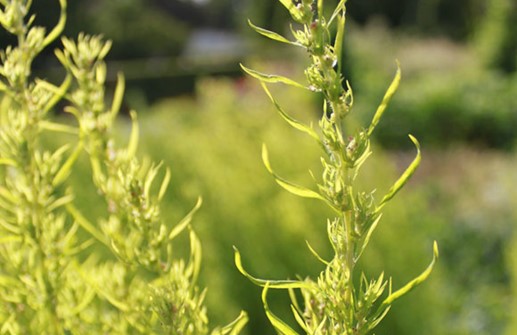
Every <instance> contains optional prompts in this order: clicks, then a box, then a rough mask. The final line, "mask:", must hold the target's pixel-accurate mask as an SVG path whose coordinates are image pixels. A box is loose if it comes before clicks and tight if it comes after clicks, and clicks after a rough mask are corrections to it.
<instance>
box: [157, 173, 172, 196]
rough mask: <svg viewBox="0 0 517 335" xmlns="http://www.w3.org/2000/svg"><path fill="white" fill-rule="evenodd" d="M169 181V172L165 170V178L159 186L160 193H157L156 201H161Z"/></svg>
mask: <svg viewBox="0 0 517 335" xmlns="http://www.w3.org/2000/svg"><path fill="white" fill-rule="evenodd" d="M170 181H171V170H170V169H169V168H167V169H166V170H165V177H163V180H162V184H161V186H160V191H159V192H158V201H161V200H162V199H163V196H164V195H165V192H166V191H167V187H168V186H169V183H170Z"/></svg>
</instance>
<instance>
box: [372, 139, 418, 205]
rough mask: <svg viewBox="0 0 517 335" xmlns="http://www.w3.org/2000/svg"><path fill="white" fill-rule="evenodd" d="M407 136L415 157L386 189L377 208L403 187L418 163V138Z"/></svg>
mask: <svg viewBox="0 0 517 335" xmlns="http://www.w3.org/2000/svg"><path fill="white" fill-rule="evenodd" d="M409 138H410V139H411V141H412V142H413V143H414V144H415V147H416V150H417V154H416V157H415V159H413V161H412V162H411V164H410V165H409V166H408V168H407V169H406V171H404V173H403V174H402V176H400V178H399V179H398V180H397V181H396V182H395V184H393V186H392V187H391V188H390V189H389V190H388V193H387V194H386V195H385V196H384V198H383V199H382V201H381V202H380V204H379V206H378V210H380V209H381V208H382V207H384V205H385V204H386V203H387V202H388V201H390V200H391V199H392V198H393V197H394V196H395V194H397V192H398V191H400V189H401V188H402V187H404V185H405V184H406V183H407V182H408V180H409V179H410V178H411V176H412V175H413V174H414V173H415V171H416V169H417V168H418V166H419V165H420V161H421V159H422V157H421V154H420V143H418V140H417V139H416V138H415V137H413V136H412V135H409Z"/></svg>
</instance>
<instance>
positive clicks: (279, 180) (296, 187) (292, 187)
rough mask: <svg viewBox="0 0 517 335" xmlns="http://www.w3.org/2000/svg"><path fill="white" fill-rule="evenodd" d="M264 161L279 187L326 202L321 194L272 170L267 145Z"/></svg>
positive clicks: (304, 196)
mask: <svg viewBox="0 0 517 335" xmlns="http://www.w3.org/2000/svg"><path fill="white" fill-rule="evenodd" d="M262 161H263V162H264V165H265V167H266V169H267V170H268V171H269V173H271V175H272V176H273V177H274V178H275V181H276V182H277V183H278V185H280V186H282V187H283V188H284V189H285V190H287V191H289V192H291V193H292V194H294V195H297V196H300V197H303V198H313V199H319V200H323V201H325V198H323V197H322V196H321V195H320V194H319V193H316V192H314V191H312V190H310V189H308V188H305V187H303V186H299V185H296V184H293V183H291V182H289V181H287V180H285V179H283V178H281V177H279V176H278V175H277V174H276V173H275V172H274V171H273V169H272V168H271V164H270V162H269V154H268V151H267V147H266V145H265V144H263V145H262Z"/></svg>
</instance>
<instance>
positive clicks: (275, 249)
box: [0, 0, 517, 335]
mask: <svg viewBox="0 0 517 335" xmlns="http://www.w3.org/2000/svg"><path fill="white" fill-rule="evenodd" d="M331 2H332V1H329V4H330V3H331ZM33 6H34V10H35V11H36V12H37V13H38V17H37V22H38V23H40V24H44V25H48V26H50V25H52V23H53V22H55V21H56V20H57V16H58V8H57V5H56V1H54V0H38V1H35V2H34V5H33ZM348 12H349V20H348V22H347V24H348V30H347V34H346V41H345V45H346V58H345V76H346V78H347V79H348V80H349V81H350V82H351V85H352V87H353V89H354V92H355V112H354V113H355V124H354V125H351V127H354V126H357V125H359V124H364V123H365V120H368V119H369V118H371V117H372V115H373V112H374V111H375V108H376V106H377V104H378V103H379V101H380V100H381V98H382V95H383V93H384V90H385V89H386V87H387V85H388V83H389V81H390V79H391V78H392V76H393V74H394V71H395V59H399V60H400V62H401V66H402V70H403V80H402V84H401V87H400V89H399V92H398V93H397V94H396V96H395V98H394V99H393V101H392V104H391V106H390V108H389V111H388V113H387V114H386V116H385V118H384V119H383V122H381V124H380V126H379V127H378V131H377V134H376V136H377V137H376V140H377V141H376V143H375V148H374V155H373V157H372V158H371V160H370V161H369V162H368V163H367V165H366V167H365V173H364V176H363V181H362V183H363V184H364V187H376V188H378V189H379V194H382V193H383V191H384V190H386V189H387V188H388V187H389V185H390V183H391V181H392V180H395V179H396V178H397V176H398V175H399V174H400V173H401V171H403V168H404V166H405V165H406V164H407V163H408V162H409V161H410V159H411V158H412V154H413V153H412V152H411V151H407V149H408V148H409V146H407V145H409V144H410V141H409V140H408V139H407V134H408V133H412V134H414V135H415V136H416V137H417V138H419V140H420V142H421V144H422V146H423V163H422V166H421V168H420V169H419V171H418V172H417V174H416V175H415V176H414V179H413V180H412V181H411V182H410V184H409V185H408V188H407V189H405V190H404V191H403V192H402V193H401V194H400V195H399V196H398V199H396V200H395V201H393V202H392V203H390V206H388V208H387V210H386V213H385V215H384V217H383V220H382V221H381V224H380V227H379V229H378V231H376V233H375V235H374V237H373V242H372V243H371V246H370V249H369V250H368V252H367V254H366V255H365V258H364V259H363V262H362V267H363V269H364V270H365V271H366V272H368V273H371V274H377V273H379V272H380V271H382V270H385V271H386V274H387V275H390V276H393V278H394V286H395V287H399V286H401V285H402V284H403V283H404V282H405V281H406V280H408V279H409V278H412V276H414V275H415V274H417V273H420V271H421V270H422V268H423V266H424V265H425V264H427V262H428V259H429V255H430V250H431V245H432V240H434V239H436V240H438V243H439V245H440V249H441V253H440V254H441V258H440V262H439V266H438V267H437V269H436V272H435V273H433V275H432V277H431V280H430V281H429V282H427V283H426V284H425V285H423V286H422V287H421V288H419V289H418V290H416V291H415V292H413V293H411V294H410V295H409V296H408V297H407V298H405V299H404V300H403V301H401V302H400V303H397V304H396V305H395V306H394V308H393V310H392V312H391V313H390V315H389V316H388V318H387V319H386V321H385V322H384V323H383V324H382V325H381V327H380V328H379V329H378V331H377V334H380V335H382V334H386V335H387V334H399V335H404V334H408V335H409V334H422V335H449V334H450V335H463V334H464V335H467V334H468V335H476V334H491V335H492V334H505V335H514V334H516V333H517V317H516V316H515V315H517V299H516V298H515V296H517V261H516V260H517V247H516V245H517V237H516V236H515V227H516V226H517V222H516V220H517V202H516V200H515V199H517V194H516V193H517V191H516V190H517V188H516V187H515V185H517V171H516V168H515V167H516V164H517V153H516V151H515V150H516V149H515V144H516V135H517V132H516V129H517V74H516V69H517V25H516V24H515V22H517V2H516V1H515V0H456V1H446V0H349V5H348ZM247 18H250V19H252V21H253V22H254V23H255V24H257V25H261V26H264V27H266V28H269V29H274V30H276V31H278V32H286V31H288V25H287V19H288V17H287V15H286V13H285V10H284V9H283V8H282V6H280V5H279V4H278V3H277V0H247V1H245V0H205V1H203V0H198V1H195V0H192V1H188V0H110V1H100V0H88V1H86V0H74V1H70V3H69V19H68V25H67V28H66V35H68V36H76V35H77V34H78V32H80V31H85V32H88V33H100V34H103V35H104V36H105V37H106V38H109V39H112V40H113V41H114V45H113V50H112V52H111V54H110V55H109V64H108V66H109V69H110V70H109V71H110V73H109V76H110V77H111V78H112V79H114V78H115V76H116V72H117V71H124V72H125V74H126V78H127V84H128V85H127V86H128V89H127V94H126V99H125V108H126V109H127V110H129V109H136V110H137V111H138V112H139V118H140V124H141V135H142V136H141V141H142V143H141V147H140V150H141V153H142V154H145V155H149V156H151V157H153V159H154V160H160V159H163V160H164V162H165V163H166V165H168V166H170V167H171V169H172V173H173V182H172V186H171V188H170V190H169V192H168V196H167V199H166V203H165V204H164V208H163V211H164V212H165V213H164V216H165V217H167V218H170V222H177V221H178V219H180V218H181V217H182V216H183V214H184V213H186V212H187V211H188V210H189V209H190V208H191V207H192V206H193V204H194V203H195V201H196V198H197V196H198V195H201V196H202V197H203V198H204V204H203V207H202V210H201V211H200V213H199V214H198V215H197V216H196V218H195V220H194V226H195V229H196V231H198V232H199V235H200V238H201V240H202V241H203V248H204V269H203V273H202V277H201V280H202V284H203V285H205V286H207V287H208V288H209V292H208V296H207V303H208V305H209V313H210V317H211V320H212V321H213V322H214V324H222V323H224V322H227V321H228V320H230V319H232V318H233V317H235V315H237V313H238V311H239V310H240V309H245V310H247V311H248V312H249V314H250V324H249V326H248V327H247V333H248V334H250V335H254V334H272V333H273V330H272V328H271V327H270V326H269V325H268V322H267V320H266V318H265V315H264V313H263V308H262V306H261V303H260V290H259V289H257V288H256V287H255V286H253V285H252V284H251V283H249V282H247V280H245V279H244V278H243V277H242V276H241V275H240V274H239V273H238V272H237V270H236V269H235V266H234V265H233V253H232V245H236V246H238V247H239V248H240V250H241V251H242V254H243V256H244V262H245V264H246V267H247V268H248V269H249V270H250V272H251V273H253V274H256V275H260V276H262V277H268V278H285V277H294V276H296V275H303V276H304V275H317V274H318V272H319V271H320V270H321V267H320V264H319V263H318V262H317V261H316V260H315V259H314V258H313V257H312V256H311V254H310V253H309V252H308V251H307V248H306V246H305V240H307V241H309V242H310V243H311V245H312V246H314V247H315V249H316V250H318V251H320V253H321V254H322V255H325V254H327V255H328V254H329V249H328V248H329V247H328V243H327V241H326V234H325V224H326V223H325V217H326V214H327V213H325V209H324V208H323V206H320V204H319V203H317V202H312V201H308V200H303V199H299V198H296V197H294V196H292V195H290V194H287V193H286V192H284V191H283V190H281V189H280V188H279V187H278V186H277V185H276V184H275V183H274V182H273V180H272V179H271V178H270V176H269V175H268V174H267V172H266V170H265V169H264V168H263V166H262V162H261V159H260V146H261V143H262V142H266V143H267V144H268V147H269V148H270V151H271V159H272V164H274V166H276V167H277V169H278V171H279V172H280V171H281V172H282V174H283V175H284V176H289V177H290V178H292V179H294V180H296V181H298V182H300V183H305V184H307V185H311V178H310V175H309V173H308V171H307V169H308V168H310V169H311V170H312V171H314V172H315V173H316V174H318V172H319V171H320V166H319V159H318V157H319V151H318V148H317V147H316V146H315V145H314V144H313V143H312V142H311V141H310V139H307V138H305V137H304V136H303V135H302V134H299V133H297V132H295V131H294V130H292V129H291V128H289V127H288V126H287V125H285V124H284V123H283V122H282V121H281V120H280V118H279V117H278V116H277V115H276V112H275V111H274V109H273V107H272V106H271V105H270V103H269V101H268V100H267V98H266V97H265V95H264V94H263V93H262V92H261V90H260V89H259V87H258V85H257V83H255V82H254V81H252V80H249V79H247V78H244V77H243V76H242V74H241V72H240V71H239V67H238V63H239V62H241V61H242V62H246V64H248V65H255V68H257V69H262V70H264V72H267V71H269V72H276V73H278V72H280V73H283V74H286V75H289V76H291V77H294V78H297V79H300V80H303V73H302V71H301V69H303V67H304V64H305V60H306V59H305V55H303V54H300V53H297V52H296V51H293V50H291V49H286V48H284V47H283V46H281V45H274V44H271V43H270V42H269V41H265V40H264V39H262V38H260V37H257V36H255V34H253V33H252V32H251V29H249V27H248V26H247V23H246V19H247ZM0 41H1V43H2V45H6V44H8V43H10V42H11V40H10V37H9V36H7V35H1V36H0ZM55 46H56V47H57V46H58V45H57V44H56V45H55ZM51 49H52V48H50V49H49V50H48V53H47V54H46V55H45V56H44V57H42V58H41V59H39V60H38V63H37V64H36V67H37V68H36V71H37V72H39V73H42V74H43V75H44V76H46V77H50V78H53V77H56V78H59V77H60V75H61V74H60V73H59V71H58V70H57V69H56V64H57V63H56V61H55V60H54V58H53V56H52V50H51ZM274 94H275V95H276V96H277V97H279V99H280V101H281V102H282V103H283V105H284V106H285V107H286V109H288V110H289V111H290V112H291V113H292V114H294V115H296V117H297V118H301V119H303V120H306V121H307V122H309V121H314V122H315V120H317V117H318V115H316V112H315V111H316V110H318V106H319V101H318V100H317V99H314V97H310V96H307V94H306V92H300V91H293V90H291V89H287V88H284V87H281V86H279V87H275V88H274ZM60 117H62V118H66V115H61V116H60ZM129 126H130V121H129V120H127V119H124V118H122V119H121V120H120V123H119V127H118V129H119V134H118V135H119V136H120V137H121V138H125V137H127V135H128V133H129ZM66 140H67V138H66V137H63V138H60V137H53V138H51V139H49V141H66ZM87 171H88V168H87V166H85V165H84V164H79V165H78V169H77V173H76V174H75V175H74V176H73V178H74V183H76V184H77V185H78V186H79V187H81V188H78V189H81V190H82V192H81V193H80V194H77V201H78V202H81V203H83V204H85V206H89V207H91V211H89V213H90V215H91V216H92V217H95V216H96V215H97V214H99V213H100V211H101V208H103V205H102V204H101V203H99V202H98V200H97V198H96V194H95V190H93V189H89V188H88V184H89V183H88V181H89V180H90V178H86V177H85V176H84V174H87V173H88V172H87ZM85 212H86V211H85ZM184 242H185V245H181V244H180V245H178V248H177V250H178V253H179V254H183V253H185V250H186V248H187V245H186V244H187V243H186V241H184ZM273 293H274V292H273ZM286 302H287V297H286V296H282V295H279V296H277V295H275V294H273V295H272V305H273V306H274V309H275V311H278V314H281V315H285V316H286V317H288V315H290V311H289V306H288V305H287V303H286Z"/></svg>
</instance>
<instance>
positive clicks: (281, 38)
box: [248, 20, 300, 46]
mask: <svg viewBox="0 0 517 335" xmlns="http://www.w3.org/2000/svg"><path fill="white" fill-rule="evenodd" d="M248 24H249V26H250V27H251V28H253V29H254V30H255V31H256V32H257V33H259V34H260V35H263V36H265V37H267V38H269V39H272V40H275V41H278V42H282V43H287V44H292V45H296V46H300V44H298V43H296V42H293V41H289V40H288V39H287V38H285V37H284V36H282V35H280V34H278V33H275V32H273V31H269V30H267V29H264V28H260V27H258V26H256V25H254V24H253V23H252V22H251V20H248Z"/></svg>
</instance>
